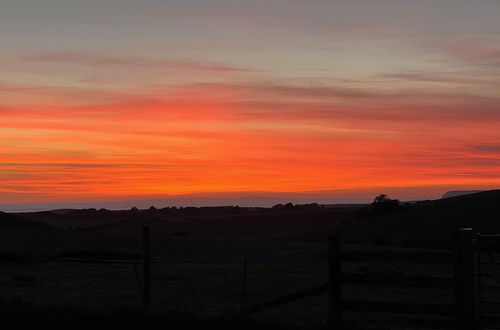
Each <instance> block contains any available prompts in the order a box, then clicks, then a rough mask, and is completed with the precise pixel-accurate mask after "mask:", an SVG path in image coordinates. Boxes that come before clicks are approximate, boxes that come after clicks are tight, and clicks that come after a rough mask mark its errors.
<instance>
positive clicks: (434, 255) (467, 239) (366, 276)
mask: <svg viewBox="0 0 500 330" xmlns="http://www.w3.org/2000/svg"><path fill="white" fill-rule="evenodd" d="M482 239H484V240H486V239H488V240H499V241H500V235H488V236H483V238H482ZM476 240H477V237H476V234H474V232H473V230H472V229H470V228H463V229H461V230H460V231H459V234H458V235H457V240H456V243H457V244H456V245H455V247H454V248H453V249H450V250H444V251H443V250H438V251H436V250H433V251H414V250H409V251H389V250H382V251H341V249H340V244H339V240H338V238H337V237H335V236H330V237H329V240H328V263H329V267H328V269H329V277H328V283H326V284H321V285H318V286H315V287H312V288H309V289H305V290H300V291H297V292H294V293H290V294H287V295H283V296H281V297H277V298H274V299H270V300H267V301H264V302H260V303H257V304H253V305H250V306H248V307H247V309H246V311H247V312H248V313H255V312H259V311H262V310H265V309H268V308H271V307H274V306H279V305H282V304H286V303H289V302H292V301H295V300H298V299H302V298H305V297H309V296H312V295H318V294H321V293H323V292H328V324H329V328H330V329H341V324H342V312H343V311H355V312H363V313H366V312H368V313H387V314H425V315H439V316H448V317H450V321H453V320H454V321H455V327H456V329H461V330H478V329H479V327H478V326H479V307H478V306H479V304H478V297H479V294H478V285H477V278H479V276H478V275H479V273H478V272H477V259H476V258H475V256H476V250H477V248H478V246H477V244H476ZM377 261H382V262H400V263H428V264H435V263H439V264H448V265H450V266H453V276H419V275H416V276H408V275H393V274H384V273H380V272H342V270H341V268H342V267H341V266H342V264H343V263H346V262H354V263H357V262H363V263H366V262H377ZM344 284H350V285H384V286H396V287H414V288H434V289H448V290H450V293H454V296H455V301H454V303H452V304H436V303H415V302H400V301H397V302H395V301H370V300H349V299H344V298H343V292H342V286H343V285H344ZM499 316H500V315H499ZM484 317H489V318H491V317H496V315H484Z"/></svg>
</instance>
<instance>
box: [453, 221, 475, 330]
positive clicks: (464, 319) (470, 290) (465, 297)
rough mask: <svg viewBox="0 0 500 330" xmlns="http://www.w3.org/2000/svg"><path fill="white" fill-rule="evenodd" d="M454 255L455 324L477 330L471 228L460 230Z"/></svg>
mask: <svg viewBox="0 0 500 330" xmlns="http://www.w3.org/2000/svg"><path fill="white" fill-rule="evenodd" d="M456 253H457V256H456V259H457V260H456V265H455V276H456V279H457V288H456V290H457V291H456V299H457V322H458V325H459V326H460V328H461V329H462V330H477V329H478V324H479V304H478V283H477V281H476V269H477V267H476V258H475V253H476V252H475V237H474V230H473V229H472V228H461V229H460V231H459V234H458V244H457V251H456Z"/></svg>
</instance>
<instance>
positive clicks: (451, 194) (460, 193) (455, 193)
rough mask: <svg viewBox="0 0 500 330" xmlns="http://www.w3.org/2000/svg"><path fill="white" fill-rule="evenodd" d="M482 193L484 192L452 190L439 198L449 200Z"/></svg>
mask: <svg viewBox="0 0 500 330" xmlns="http://www.w3.org/2000/svg"><path fill="white" fill-rule="evenodd" d="M483 191H484V190H452V191H448V192H447V193H445V194H444V195H443V196H442V197H441V198H450V197H457V196H463V195H470V194H477V193H480V192H483Z"/></svg>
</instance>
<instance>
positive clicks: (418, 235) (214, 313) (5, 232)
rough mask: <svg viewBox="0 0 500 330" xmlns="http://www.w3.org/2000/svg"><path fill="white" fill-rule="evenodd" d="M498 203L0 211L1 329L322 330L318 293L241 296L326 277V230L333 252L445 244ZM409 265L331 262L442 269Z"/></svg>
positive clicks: (485, 199)
mask: <svg viewBox="0 0 500 330" xmlns="http://www.w3.org/2000/svg"><path fill="white" fill-rule="evenodd" d="M499 201H500V193H499V191H491V192H485V193H479V194H475V195H470V196H462V197H453V198H448V199H443V200H437V201H427V202H421V203H414V204H405V205H403V206H402V207H400V208H397V209H394V210H389V211H387V212H383V213H373V212H371V211H370V209H369V208H368V209H367V208H363V206H348V207H340V206H337V207H333V208H322V207H318V206H317V205H310V206H306V207H303V206H302V207H299V206H295V207H290V206H288V207H283V208H281V207H280V208H275V209H260V208H259V209H258V208H235V207H224V208H201V209H199V208H198V209H197V208H187V209H173V208H168V209H154V208H151V209H149V210H128V211H108V210H92V209H90V210H58V211H53V212H38V213H23V214H15V215H9V214H5V213H0V224H1V226H0V242H1V243H0V317H2V320H4V321H3V322H4V324H8V323H12V324H14V325H16V326H18V327H19V328H26V327H31V328H36V329H42V328H45V329H62V328H65V329H67V328H71V329H83V328H85V329H88V328H89V327H92V328H96V327H101V328H110V327H113V328H121V329H148V328H149V329H157V328H158V329H160V328H162V329H164V328H172V329H194V328H196V329H198V328H200V327H204V328H217V329H266V328H269V329H326V328H327V327H326V319H327V306H328V302H327V295H326V294H324V293H323V294H320V295H317V296H312V297H308V298H305V299H302V300H298V301H295V302H292V303H289V304H286V305H282V306H277V307H273V308H270V309H267V310H264V311H261V312H258V313H252V314H249V315H248V316H247V317H244V318H242V317H241V315H240V312H241V311H242V306H243V304H245V305H246V306H248V305H252V304H254V303H258V302H262V301H266V300H268V299H271V298H275V297H278V296H281V295H285V294H289V293H292V292H295V291H298V290H302V289H307V288H310V287H313V286H316V285H319V284H322V283H325V282H327V280H328V267H327V246H326V238H327V236H328V235H329V234H338V235H340V237H341V240H342V243H343V244H342V249H343V250H345V251H349V250H359V251H366V253H368V252H369V251H374V250H382V251H396V250H398V251H400V250H401V249H406V250H405V251H415V250H418V251H421V250H422V251H434V250H432V249H436V248H438V249H447V248H448V249H449V248H450V247H451V243H452V241H451V236H452V233H453V232H455V231H456V230H457V229H458V228H459V227H463V226H475V227H478V226H481V229H482V230H483V232H489V233H500V223H499V222H498V221H495V220H494V217H495V216H496V214H500V212H499V210H500V208H499V204H500V203H499ZM142 226H149V227H150V230H151V253H152V257H153V261H152V266H151V273H152V291H151V308H150V310H149V311H148V312H147V313H145V312H144V310H143V309H142V306H141V288H142V285H143V283H142V281H143V279H142V265H141V263H140V258H141V236H140V234H141V227H142ZM435 251H436V253H438V252H437V251H438V250H435ZM245 256H247V260H248V272H247V279H246V282H245V283H246V285H245V289H244V284H243V283H244V275H243V274H244V262H243V260H244V258H245ZM411 261H412V260H407V262H403V263H397V262H392V261H390V260H378V261H375V260H374V261H368V262H352V263H345V264H343V265H342V270H343V271H346V272H355V273H357V274H361V276H367V277H368V276H373V275H376V276H423V277H425V276H451V275H452V263H451V261H450V262H449V263H448V264H434V263H426V264H414V263H412V262H411ZM363 274H364V275H363ZM494 281H496V280H494ZM452 286H453V283H449V285H446V286H444V287H442V288H441V287H436V288H410V287H409V286H408V287H405V286H402V287H401V286H399V287H395V286H392V285H390V283H388V284H380V285H344V286H343V294H344V298H346V299H354V300H369V301H374V302H379V303H383V302H388V301H390V302H395V303H404V302H410V303H433V304H451V303H453V301H454V293H453V290H450V287H452ZM243 292H245V294H244V293H243ZM492 298H498V297H495V296H494V295H493V296H492ZM344 328H345V329H414V330H416V329H429V328H431V329H454V328H456V324H454V323H453V322H452V320H451V319H450V318H449V317H445V316H444V315H443V316H440V315H438V316H422V315H414V316H412V315H396V314H391V313H390V311H389V310H388V311H387V313H376V314H375V313H370V312H369V311H366V310H362V311H359V312H346V313H345V315H344Z"/></svg>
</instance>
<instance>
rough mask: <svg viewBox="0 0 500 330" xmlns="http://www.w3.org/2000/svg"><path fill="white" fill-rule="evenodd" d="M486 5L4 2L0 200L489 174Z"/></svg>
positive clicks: (439, 188)
mask: <svg viewBox="0 0 500 330" xmlns="http://www.w3.org/2000/svg"><path fill="white" fill-rule="evenodd" d="M499 13H500V1H498V0H419V1H413V0H339V1H336V0H330V1H328V0H265V1H264V0H252V1H237V0H231V1H230V0H143V1H131V0H86V1H74V0H36V1H35V0H16V1H9V0H7V1H5V2H2V4H1V10H0V43H1V47H0V73H1V74H0V201H1V203H3V204H17V203H20V204H27V203H55V202H71V203H84V202H92V201H120V200H130V199H148V198H162V197H165V196H188V197H192V196H195V197H200V196H201V197H200V198H202V199H203V196H225V198H226V197H227V196H252V195H256V196H257V195H259V196H264V195H273V196H278V195H280V194H281V195H282V196H292V195H293V196H309V197H311V198H318V199H326V200H328V199H329V198H331V200H332V201H334V200H340V199H343V200H345V199H346V198H347V199H352V200H354V199H367V198H368V199H369V198H373V196H375V195H377V194H378V193H388V194H389V195H391V196H394V197H397V198H401V199H405V198H406V199H408V198H435V197H439V196H440V195H441V194H443V193H444V192H446V191H447V190H457V189H460V190H462V189H495V188H500V130H499V127H500V20H499V19H498V15H499ZM287 194H288V195H287Z"/></svg>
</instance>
